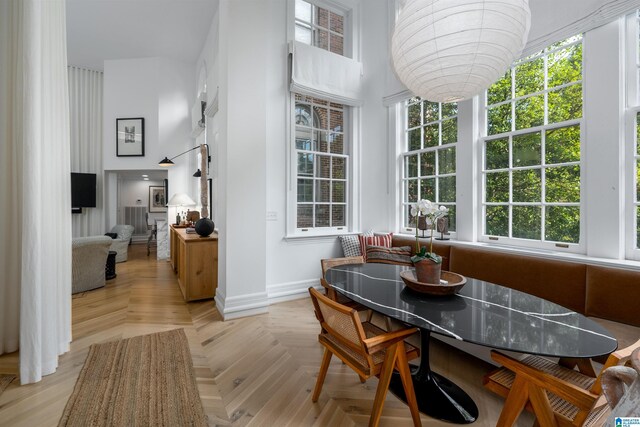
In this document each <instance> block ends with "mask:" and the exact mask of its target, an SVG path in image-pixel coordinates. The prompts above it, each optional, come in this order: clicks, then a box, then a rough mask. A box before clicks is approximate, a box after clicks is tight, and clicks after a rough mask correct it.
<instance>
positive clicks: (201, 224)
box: [195, 218, 215, 237]
mask: <svg viewBox="0 0 640 427" xmlns="http://www.w3.org/2000/svg"><path fill="white" fill-rule="evenodd" d="M214 228H215V227H214V224H213V221H211V220H210V219H209V218H200V219H199V220H198V221H196V226H195V229H196V233H198V234H199V235H200V236H202V237H208V236H209V235H210V234H211V233H213V229H214Z"/></svg>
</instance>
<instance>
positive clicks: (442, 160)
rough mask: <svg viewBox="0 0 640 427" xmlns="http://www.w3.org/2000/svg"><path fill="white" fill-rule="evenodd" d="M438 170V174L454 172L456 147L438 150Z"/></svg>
mask: <svg viewBox="0 0 640 427" xmlns="http://www.w3.org/2000/svg"><path fill="white" fill-rule="evenodd" d="M438 172H439V173H440V174H445V173H456V148H455V147H451V148H446V149H444V150H439V151H438Z"/></svg>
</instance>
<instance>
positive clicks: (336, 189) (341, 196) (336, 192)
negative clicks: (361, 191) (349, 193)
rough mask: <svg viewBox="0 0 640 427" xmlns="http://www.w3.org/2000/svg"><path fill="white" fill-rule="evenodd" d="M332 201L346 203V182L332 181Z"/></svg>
mask: <svg viewBox="0 0 640 427" xmlns="http://www.w3.org/2000/svg"><path fill="white" fill-rule="evenodd" d="M331 186H332V190H331V201H332V202H334V203H344V202H345V201H346V200H345V182H344V181H332V182H331Z"/></svg>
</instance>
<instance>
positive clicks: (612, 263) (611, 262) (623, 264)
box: [397, 233, 640, 271]
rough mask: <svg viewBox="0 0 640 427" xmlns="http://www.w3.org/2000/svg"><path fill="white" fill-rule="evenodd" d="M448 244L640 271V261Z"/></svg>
mask: <svg viewBox="0 0 640 427" xmlns="http://www.w3.org/2000/svg"><path fill="white" fill-rule="evenodd" d="M397 234H398V235H400V236H403V237H414V238H415V235H412V234H405V233H397ZM421 238H422V237H421ZM424 239H429V237H424ZM436 242H438V240H436ZM446 242H447V243H448V244H450V245H451V246H466V247H476V248H484V249H487V250H490V251H495V252H502V253H512V254H522V255H526V256H532V257H536V258H544V259H550V260H557V261H567V262H579V263H584V264H589V265H597V266H601V267H613V268H624V269H627V270H634V271H640V261H633V260H628V259H612V258H599V257H592V256H587V255H584V254H576V253H567V252H559V251H553V250H548V249H532V248H522V247H517V246H508V245H500V244H498V243H485V242H466V241H460V240H455V239H454V238H452V239H451V240H447V241H446ZM440 243H443V242H442V241H440Z"/></svg>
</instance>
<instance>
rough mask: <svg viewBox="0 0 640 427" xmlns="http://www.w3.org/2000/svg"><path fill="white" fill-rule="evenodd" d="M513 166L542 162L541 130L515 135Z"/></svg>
mask: <svg viewBox="0 0 640 427" xmlns="http://www.w3.org/2000/svg"><path fill="white" fill-rule="evenodd" d="M512 141H513V142H512V143H513V167H522V166H534V165H539V164H540V159H541V156H540V143H541V138H540V132H535V133H527V134H524V135H518V136H514V137H513V140H512Z"/></svg>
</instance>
